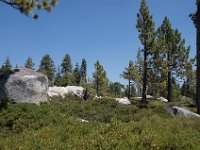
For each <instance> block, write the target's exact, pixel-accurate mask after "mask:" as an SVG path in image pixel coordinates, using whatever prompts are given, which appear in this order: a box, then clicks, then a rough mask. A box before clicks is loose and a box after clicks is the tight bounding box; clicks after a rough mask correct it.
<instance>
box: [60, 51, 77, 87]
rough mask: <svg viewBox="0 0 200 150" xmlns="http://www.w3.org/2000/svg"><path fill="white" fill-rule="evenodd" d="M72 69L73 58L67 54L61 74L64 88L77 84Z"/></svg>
mask: <svg viewBox="0 0 200 150" xmlns="http://www.w3.org/2000/svg"><path fill="white" fill-rule="evenodd" d="M72 69H73V68H72V62H71V56H70V55H69V54H66V55H65V56H64V58H63V61H62V64H61V73H62V76H63V83H64V84H63V85H64V86H68V85H72V84H74V82H75V81H74V80H75V79H74V76H73V75H72V73H73V72H72Z"/></svg>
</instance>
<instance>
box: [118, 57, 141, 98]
mask: <svg viewBox="0 0 200 150" xmlns="http://www.w3.org/2000/svg"><path fill="white" fill-rule="evenodd" d="M124 69H125V71H123V73H122V74H121V77H123V78H124V79H127V80H128V95H127V96H128V99H131V87H133V86H134V85H135V84H136V83H137V82H138V81H139V80H140V76H139V71H138V68H137V66H136V65H135V64H134V62H133V61H132V60H130V61H129V66H128V67H127V68H124Z"/></svg>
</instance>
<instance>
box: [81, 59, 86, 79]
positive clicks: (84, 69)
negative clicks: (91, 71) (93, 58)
mask: <svg viewBox="0 0 200 150" xmlns="http://www.w3.org/2000/svg"><path fill="white" fill-rule="evenodd" d="M80 70H81V77H82V80H83V81H85V82H87V62H86V59H82V62H81V68H80Z"/></svg>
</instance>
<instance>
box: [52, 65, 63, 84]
mask: <svg viewBox="0 0 200 150" xmlns="http://www.w3.org/2000/svg"><path fill="white" fill-rule="evenodd" d="M54 85H55V86H63V78H62V75H61V70H60V67H58V70H57V73H56V76H55V81H54Z"/></svg>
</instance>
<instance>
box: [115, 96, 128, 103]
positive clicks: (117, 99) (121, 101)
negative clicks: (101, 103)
mask: <svg viewBox="0 0 200 150" xmlns="http://www.w3.org/2000/svg"><path fill="white" fill-rule="evenodd" d="M116 101H118V102H119V103H120V104H124V105H130V104H131V102H130V101H129V99H128V98H126V97H124V98H116Z"/></svg>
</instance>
